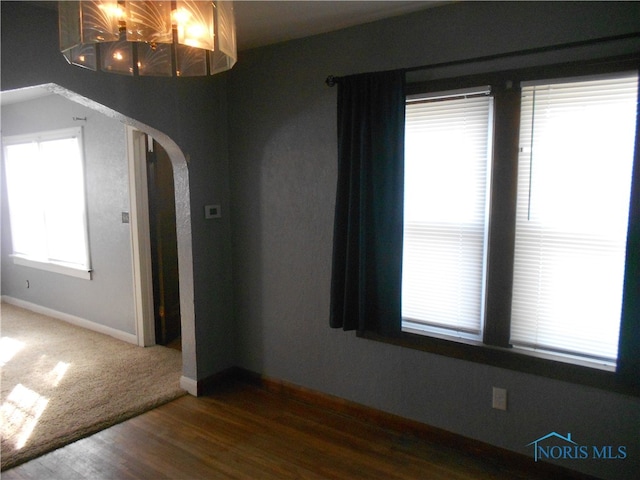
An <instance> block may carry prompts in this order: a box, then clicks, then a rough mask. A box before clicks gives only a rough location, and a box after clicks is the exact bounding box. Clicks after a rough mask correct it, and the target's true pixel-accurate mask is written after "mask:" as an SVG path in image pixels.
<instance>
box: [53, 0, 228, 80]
mask: <svg viewBox="0 0 640 480" xmlns="http://www.w3.org/2000/svg"><path fill="white" fill-rule="evenodd" d="M58 18H59V24H60V25H59V26H60V51H61V52H62V54H63V55H64V57H65V58H66V59H67V61H68V62H69V63H71V64H73V65H78V66H80V67H84V68H88V69H90V70H93V71H97V70H102V71H103V72H111V73H119V74H123V75H141V76H146V75H152V76H166V77H170V76H178V77H192V76H203V75H213V74H216V73H220V72H224V71H225V70H229V69H230V68H232V67H233V65H235V63H236V60H237V58H238V55H237V46H236V24H235V16H234V13H233V2H231V1H206V2H203V1H190V0H184V1H134V0H126V1H118V0H98V1H79V2H69V1H66V2H65V1H61V2H58Z"/></svg>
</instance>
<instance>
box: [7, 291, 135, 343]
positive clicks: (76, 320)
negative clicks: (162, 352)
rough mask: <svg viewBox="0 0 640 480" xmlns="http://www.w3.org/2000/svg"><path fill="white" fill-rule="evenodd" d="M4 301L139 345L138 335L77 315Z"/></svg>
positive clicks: (27, 303)
mask: <svg viewBox="0 0 640 480" xmlns="http://www.w3.org/2000/svg"><path fill="white" fill-rule="evenodd" d="M2 301H3V302H6V303H9V304H11V305H15V306H16V307H20V308H24V309H25V310H30V311H32V312H35V313H39V314H41V315H47V316H49V317H53V318H56V319H58V320H62V321H64V322H67V323H70V324H72V325H76V326H77V327H82V328H86V329H87V330H93V331H94V332H98V333H103V334H105V335H109V336H110V337H113V338H117V339H118V340H122V341H123V342H127V343H133V344H134V345H137V344H138V337H137V336H136V335H133V334H131V333H126V332H123V331H121V330H117V329H115V328H111V327H107V326H105V325H100V324H99V323H95V322H92V321H90V320H86V319H84V318H80V317H76V316H75V315H70V314H68V313H64V312H59V311H57V310H53V309H51V308H47V307H43V306H41V305H36V304H35V303H31V302H27V301H26V300H20V299H19V298H14V297H10V296H8V295H2Z"/></svg>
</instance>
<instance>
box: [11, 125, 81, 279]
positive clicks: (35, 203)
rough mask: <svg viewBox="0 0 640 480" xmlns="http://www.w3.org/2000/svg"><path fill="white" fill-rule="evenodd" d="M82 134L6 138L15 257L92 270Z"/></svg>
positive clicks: (57, 133) (49, 133)
mask: <svg viewBox="0 0 640 480" xmlns="http://www.w3.org/2000/svg"><path fill="white" fill-rule="evenodd" d="M80 135H81V130H80V129H70V130H59V131H55V132H47V133H42V134H37V135H29V136H23V137H7V138H5V139H3V141H4V143H5V166H6V176H7V177H6V178H7V193H8V201H9V202H8V203H9V215H10V219H11V233H12V243H13V254H14V256H16V257H18V258H21V259H25V260H30V261H34V262H41V263H50V264H58V265H63V266H68V267H71V268H76V269H81V270H89V252H88V243H87V226H86V225H87V224H86V208H85V192H84V170H83V162H82V148H81V141H80V138H81V137H80Z"/></svg>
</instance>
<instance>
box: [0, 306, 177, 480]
mask: <svg viewBox="0 0 640 480" xmlns="http://www.w3.org/2000/svg"><path fill="white" fill-rule="evenodd" d="M0 313H1V315H2V317H1V318H2V320H1V321H2V323H1V324H0V333H1V337H2V339H1V340H0V342H1V343H0V368H2V395H1V398H0V402H1V405H0V422H2V423H1V425H0V429H1V433H2V451H1V455H2V470H6V469H8V468H10V467H12V466H15V465H18V464H19V463H22V462H25V461H27V460H29V459H31V458H34V457H36V456H39V455H42V454H43V453H45V452H48V451H50V450H53V449H55V448H58V447H61V446H63V445H66V444H68V443H70V442H73V441H74V440H77V439H79V438H82V437H84V436H87V435H89V434H92V433H95V432H97V431H99V430H102V429H104V428H106V427H108V426H111V425H113V424H115V423H118V422H121V421H123V420H125V419H127V418H131V417H133V416H135V415H138V414H140V413H142V412H144V411H147V410H150V409H151V408H153V407H155V406H157V405H160V404H162V403H166V402H168V401H170V400H172V399H174V398H177V397H179V396H181V395H183V394H184V393H185V392H184V391H183V390H181V389H180V375H181V354H180V352H179V351H177V350H172V349H169V348H165V347H160V346H155V347H149V348H142V347H137V346H135V345H131V344H128V343H125V342H122V341H119V340H116V339H114V338H112V337H109V336H107V335H102V334H99V333H95V332H92V331H90V330H85V329H83V328H79V327H75V326H73V325H70V324H68V323H66V322H62V321H60V320H55V319H53V318H49V317H46V316H44V315H39V314H36V313H32V312H30V311H28V310H24V309H21V308H18V307H15V306H13V305H9V304H7V303H2V304H1V305H0Z"/></svg>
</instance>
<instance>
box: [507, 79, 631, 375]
mask: <svg viewBox="0 0 640 480" xmlns="http://www.w3.org/2000/svg"><path fill="white" fill-rule="evenodd" d="M637 86H638V75H637V73H636V72H634V73H632V74H622V75H620V74H619V75H616V76H613V77H612V76H607V77H601V78H598V77H591V78H589V79H581V80H576V79H568V80H563V81H553V82H548V81H547V82H536V83H530V84H526V83H523V84H522V100H521V124H520V156H519V160H518V179H517V185H518V193H517V206H516V211H517V214H516V215H517V216H516V241H515V258H514V276H513V298H512V307H511V308H512V313H511V343H512V344H513V346H515V347H521V348H525V349H530V350H535V351H541V352H550V353H553V354H556V355H566V356H569V357H578V358H580V359H582V360H591V361H593V362H595V363H598V364H601V365H609V366H613V365H615V364H616V359H617V349H618V336H619V328H620V316H621V305H622V293H623V277H624V269H625V246H626V239H627V223H628V215H629V196H630V186H631V177H632V167H633V158H634V145H635V132H636V105H637V95H638V92H637Z"/></svg>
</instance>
